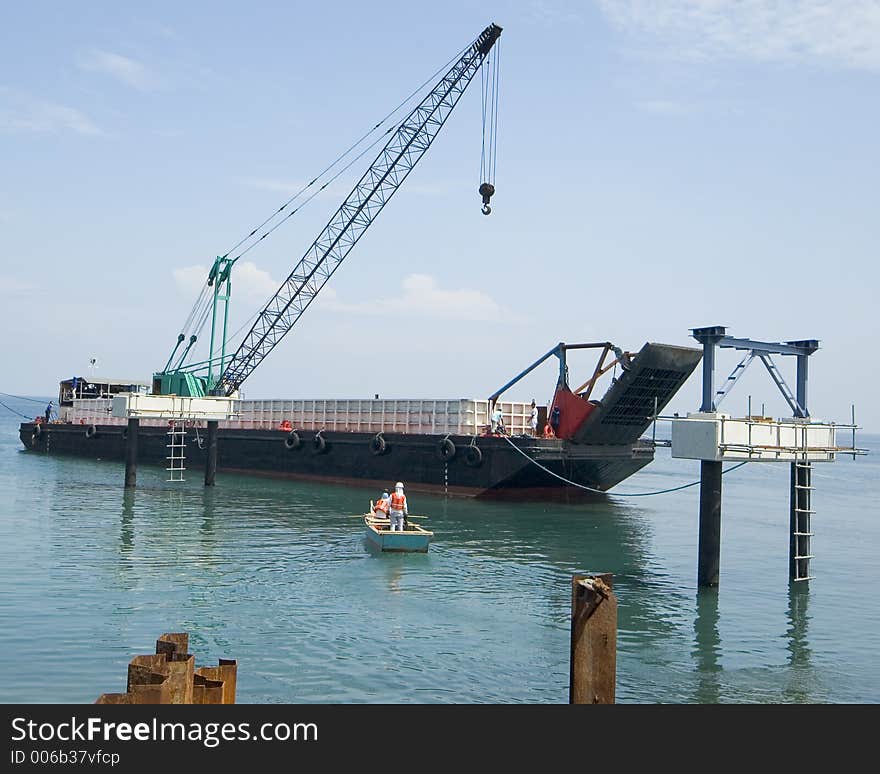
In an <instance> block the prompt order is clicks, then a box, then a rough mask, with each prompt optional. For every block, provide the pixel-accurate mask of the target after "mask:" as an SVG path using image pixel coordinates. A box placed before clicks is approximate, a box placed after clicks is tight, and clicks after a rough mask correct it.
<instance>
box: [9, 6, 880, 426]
mask: <svg viewBox="0 0 880 774" xmlns="http://www.w3.org/2000/svg"><path fill="white" fill-rule="evenodd" d="M490 22H495V23H497V24H498V25H500V26H501V27H503V33H502V35H501V39H500V47H499V48H497V49H496V52H495V55H497V56H499V64H500V96H499V117H498V129H497V157H496V173H495V187H496V194H495V196H494V197H493V199H492V208H493V212H492V214H491V215H490V216H488V217H486V216H484V215H483V214H482V213H481V212H480V204H481V201H480V197H479V195H478V193H477V188H478V186H479V184H480V182H481V180H480V157H481V156H480V154H481V143H482V127H481V109H482V105H481V94H480V84H479V76H477V77H476V78H475V79H474V80H473V81H472V82H471V85H470V87H469V88H468V90H467V91H466V92H465V94H464V95H463V97H462V99H461V101H460V102H459V103H458V105H457V107H456V108H455V110H454V111H453V112H452V114H451V116H450V117H449V119H448V121H447V122H446V125H445V126H444V127H443V129H442V130H441V131H440V133H439V135H438V136H437V137H436V139H435V141H434V143H433V145H432V146H431V148H430V149H429V150H428V152H427V153H426V154H425V156H424V157H423V158H422V159H421V161H420V162H419V163H418V165H417V166H416V167H415V169H414V170H413V172H412V173H411V174H410V176H409V177H408V178H407V180H406V181H405V182H404V183H403V185H402V186H401V187H400V189H399V190H398V191H397V193H396V194H395V196H394V198H393V199H392V200H391V201H390V203H389V204H388V205H387V206H386V207H385V209H384V210H383V211H382V212H381V213H380V215H379V216H378V218H377V219H376V221H375V222H374V223H373V225H372V226H371V227H370V229H369V230H368V231H367V233H366V234H365V235H364V237H363V238H362V239H361V240H360V242H358V244H357V245H356V246H355V248H354V249H353V250H352V251H351V253H350V254H349V255H348V257H347V258H346V259H345V261H344V262H343V264H342V265H341V267H340V268H339V270H338V271H337V272H336V273H335V274H334V275H333V277H332V278H331V280H330V282H329V283H328V284H327V286H326V287H325V288H324V289H323V290H322V291H321V293H320V294H319V296H318V298H317V299H316V301H315V303H314V304H313V305H312V306H311V307H309V309H308V310H307V311H306V312H305V314H304V315H303V316H302V318H301V319H300V320H299V322H298V323H297V324H296V325H295V326H294V327H293V329H292V330H291V331H290V333H289V334H288V335H287V336H286V337H285V338H284V339H283V341H282V342H281V343H280V344H279V345H278V346H277V347H276V348H275V350H273V351H272V353H271V354H270V355H269V356H268V357H267V358H266V359H265V361H264V362H263V363H261V364H260V366H259V367H258V368H257V369H256V370H255V371H254V373H253V375H252V376H250V377H249V379H248V380H247V381H246V382H245V383H244V385H243V393H244V396H245V397H247V398H273V397H275V398H319V397H328V398H369V397H372V396H373V395H374V394H379V395H381V397H383V398H482V397H487V396H488V395H490V394H491V393H493V392H494V391H495V390H496V389H498V388H499V387H501V386H502V385H504V384H505V383H506V382H507V381H508V380H510V379H511V378H512V377H514V376H515V375H516V374H518V373H519V372H520V371H522V370H523V369H524V368H526V367H527V366H529V365H530V364H531V363H532V362H533V361H535V360H536V359H538V358H539V357H540V356H541V355H543V354H544V353H546V352H547V351H548V350H550V349H551V348H553V347H554V346H555V345H556V344H557V343H558V342H560V341H562V342H567V343H577V342H593V341H606V340H608V341H611V342H613V343H614V344H616V345H618V346H620V347H621V348H623V349H625V350H631V351H637V350H638V349H639V348H640V347H641V346H642V345H643V344H644V343H645V342H647V341H656V342H664V343H669V344H676V345H681V346H698V345H697V343H696V342H695V340H694V339H693V338H691V336H690V330H691V329H692V328H695V327H702V326H709V325H723V326H726V327H727V331H728V333H729V334H730V335H733V336H737V337H741V338H753V339H757V340H761V341H786V340H797V339H812V338H815V339H819V340H820V342H821V348H820V349H819V350H818V351H817V352H816V353H815V354H814V355H813V356H812V357H811V359H810V384H809V408H810V411H811V414H812V415H813V416H814V417H815V418H817V419H822V420H827V421H837V422H842V423H843V422H848V421H849V420H850V416H851V410H852V406H855V412H856V419H857V421H858V423H859V425H860V426H862V427H864V428H865V429H866V430H868V431H872V432H878V431H880V404H878V401H877V400H876V399H875V398H876V393H877V388H876V385H877V384H878V383H880V364H878V359H877V358H876V357H873V356H872V355H871V354H870V353H871V352H872V347H873V345H874V343H875V341H876V340H877V334H878V332H880V331H878V328H880V326H878V323H877V319H878V318H877V313H876V308H877V304H878V299H877V296H878V292H880V281H878V280H880V272H878V267H877V260H876V258H877V251H878V247H877V246H878V244H880V239H878V237H880V217H878V206H877V192H878V189H877V181H878V172H880V146H878V142H877V126H878V124H880V100H878V94H880V1H878V0H833V1H832V0H775V1H774V2H758V1H757V0H739V2H735V1H734V0H664V1H663V2H660V0H620V1H615V0H593V1H592V2H591V1H590V0H582V1H581V2H568V0H536V1H535V2H529V1H523V2H510V1H508V2H492V1H491V0H489V1H486V2H481V3H470V2H456V1H455V0H450V1H449V2H446V3H442V4H437V3H432V4H427V3H425V4H419V3H416V4H414V3H412V2H406V3H404V2H388V1H387V0H376V1H375V2H372V3H353V2H352V3H322V4H318V3H302V2H284V3H281V2H259V1H258V0H255V1H254V2H251V3H248V4H241V3H223V2H220V3H218V2H212V3H204V2H190V3H186V4H181V3H168V2H155V3H150V4H147V5H144V4H137V5H135V4H129V3H116V2H90V3H75V4H73V3H63V2H40V1H39V0H36V1H35V2H30V3H16V4H11V5H9V6H8V7H7V8H5V10H4V24H3V27H2V30H0V43H2V45H0V230H2V234H3V241H4V243H5V245H4V250H3V253H2V257H0V324H2V328H3V331H4V332H5V336H3V339H2V342H0V354H2V358H3V368H2V371H0V373H2V376H0V391H2V392H7V393H12V394H19V395H51V394H53V393H55V392H56V391H57V384H58V381H59V380H61V379H64V378H69V377H70V376H72V375H75V374H78V375H88V374H90V373H94V374H95V375H96V376H99V377H100V376H103V377H106V378H125V379H132V380H143V381H148V380H149V379H150V376H151V374H152V373H153V371H157V370H160V369H161V368H162V367H163V366H164V364H165V362H166V360H167V358H168V356H169V355H170V353H171V350H172V348H173V346H174V343H175V341H176V338H177V334H178V333H179V332H180V330H181V329H182V326H183V324H184V322H185V320H186V318H187V315H188V314H189V312H190V309H191V307H192V305H193V302H194V301H195V300H196V296H197V294H198V292H199V289H200V285H201V284H202V282H203V280H204V278H205V276H206V273H207V270H208V267H209V266H210V265H211V262H212V261H213V259H214V257H215V256H217V255H222V254H224V253H225V252H226V251H228V250H229V249H230V248H231V247H232V246H233V245H235V244H236V243H237V242H239V240H240V239H241V238H242V237H244V236H246V235H247V234H248V233H249V232H250V231H251V230H252V229H253V228H254V227H255V226H257V225H258V224H260V223H262V222H263V221H264V220H265V219H266V218H267V217H269V216H270V215H271V214H272V213H273V212H274V211H275V210H277V209H278V207H279V206H280V205H282V204H283V203H284V202H285V201H286V200H287V199H289V198H290V197H291V196H292V195H293V194H294V193H296V191H297V190H299V188H301V187H302V186H303V185H304V184H305V183H307V182H308V181H309V180H311V179H312V178H313V177H315V175H317V174H318V173H320V172H321V171H322V170H324V169H325V167H327V165H328V164H330V163H331V162H332V161H333V160H334V159H336V158H337V157H338V156H339V155H340V154H341V153H343V152H344V151H345V150H346V149H348V148H349V147H350V146H351V145H352V143H353V142H354V141H355V140H357V139H358V138H359V137H361V136H362V135H363V134H364V133H365V132H366V131H368V130H369V129H370V128H371V127H372V126H373V125H375V124H376V123H377V122H378V121H379V120H381V119H382V118H383V117H384V116H386V115H387V114H388V113H389V112H390V111H391V110H392V109H393V108H394V107H396V106H397V105H398V104H399V103H400V102H401V101H402V100H403V99H404V98H406V97H407V96H408V95H409V94H410V93H411V92H412V91H413V90H414V89H415V88H416V87H418V86H419V85H420V84H422V83H424V82H425V81H426V80H427V79H428V78H430V77H431V76H432V74H434V73H435V72H437V70H438V69H439V68H440V67H441V66H442V65H444V64H445V63H447V62H448V61H449V60H450V59H452V58H454V57H455V56H456V54H457V53H458V52H460V51H461V50H462V49H463V48H464V47H465V46H467V45H468V44H469V43H470V42H472V41H473V40H474V39H475V38H476V37H477V35H478V34H479V33H480V31H481V30H482V29H483V28H484V27H485V26H486V25H487V24H489V23H490ZM377 150H378V146H377V148H376V149H374V150H373V152H371V153H368V154H366V155H365V156H364V157H363V158H362V159H361V160H360V162H359V163H358V164H355V165H354V166H352V168H351V169H350V170H349V172H348V173H347V174H345V175H342V176H340V177H339V178H338V179H337V180H335V181H334V182H333V183H332V184H330V185H329V186H328V187H327V189H326V190H325V191H324V192H322V193H321V194H320V195H319V196H316V197H315V198H314V199H313V200H312V201H311V202H310V203H309V204H308V206H307V207H304V208H303V209H302V211H301V212H299V213H297V215H296V216H295V217H293V218H290V219H288V220H287V221H286V222H285V224H284V225H283V226H282V227H280V228H278V229H277V230H276V231H274V232H273V233H272V235H271V236H270V237H268V238H267V239H265V240H263V241H262V242H261V244H260V246H259V247H258V248H257V249H254V250H252V251H250V252H249V253H248V254H247V255H246V256H245V257H243V258H242V259H240V261H239V262H238V263H237V264H236V267H235V269H234V273H233V299H232V303H231V307H230V329H231V330H232V331H235V330H237V329H239V328H240V326H242V325H243V324H245V323H247V321H248V320H249V319H250V318H251V317H252V316H253V314H254V313H256V312H257V311H259V309H260V308H262V306H263V305H264V304H265V302H266V300H267V299H268V298H269V297H270V296H271V295H272V294H273V293H274V292H275V289H277V287H278V286H279V285H280V284H281V282H282V281H283V280H284V279H285V278H286V277H287V275H288V274H289V273H290V271H291V270H292V268H293V267H294V266H295V264H296V263H297V262H298V260H299V259H300V258H301V257H302V255H303V254H304V253H305V251H306V249H307V248H308V247H309V246H310V245H311V243H312V241H313V240H314V238H315V237H316V236H317V235H318V233H319V232H320V231H321V229H322V228H323V227H324V225H325V224H326V222H327V221H328V220H329V219H330V216H331V215H332V214H333V212H334V211H335V210H336V208H337V207H338V205H339V204H340V203H341V202H342V201H343V199H344V198H345V196H346V195H347V194H348V192H349V190H350V189H351V187H352V186H353V184H354V183H355V182H356V180H357V179H358V178H359V177H360V175H361V174H362V173H363V172H364V171H365V170H366V168H367V166H368V164H369V163H370V161H371V160H372V159H373V158H374V156H375V154H376V152H377ZM246 330H247V327H245V328H244V329H242V330H241V332H240V333H239V335H238V339H240V338H241V337H242V335H243V334H244V332H245V331H246ZM233 343H237V340H236V341H234V342H233ZM739 357H740V354H739V353H735V352H733V351H732V350H722V351H721V352H720V353H719V356H718V370H717V372H716V379H717V380H718V381H719V382H722V381H723V380H724V378H725V377H726V376H727V374H728V373H729V372H730V370H732V368H733V366H734V365H735V364H736V362H737V361H738V360H739ZM91 358H95V360H96V368H95V369H94V370H93V371H90V369H89V360H90V359H91ZM863 359H865V360H864V362H863ZM777 363H778V365H779V367H780V369H781V370H782V373H783V375H784V377H785V378H786V380H787V381H788V382H789V384H790V385H792V387H793V386H794V374H795V371H794V368H795V365H794V359H793V358H791V357H785V358H778V359H777ZM593 365H594V363H593V360H592V355H589V354H587V353H582V352H579V353H575V354H573V355H572V357H571V359H570V362H569V367H570V374H571V381H572V382H573V385H572V386H576V385H578V384H580V383H581V382H583V381H585V380H586V379H587V378H588V377H589V375H590V373H591V372H592V368H593ZM609 376H610V374H609ZM555 381H556V366H555V359H551V361H548V362H547V363H545V364H544V365H543V366H541V367H539V368H537V369H535V371H534V372H532V374H530V375H529V376H528V377H527V378H526V379H524V380H522V381H521V382H520V383H519V384H517V385H516V386H515V387H513V388H511V390H510V391H509V392H508V393H505V397H506V398H508V399H511V400H530V399H531V398H536V399H537V400H538V401H539V402H542V401H543V402H546V401H548V400H549V399H550V397H551V396H552V392H553V388H554V386H555ZM749 400H750V401H751V404H752V406H753V412H756V411H757V407H758V406H761V407H762V408H764V411H765V413H767V414H768V415H775V416H784V415H789V414H790V410H789V409H788V408H787V406H786V405H785V403H784V401H783V399H782V397H781V396H780V394H779V392H778V391H777V389H776V387H775V386H774V384H773V383H772V381H771V380H770V378H769V376H768V374H767V373H766V372H765V371H764V370H763V368H762V367H761V366H760V364H755V365H753V366H752V367H751V368H750V370H749V371H748V373H747V374H746V376H745V377H743V379H742V380H741V383H738V384H737V386H736V387H735V388H734V390H733V391H732V393H731V394H730V396H729V397H728V398H727V399H726V402H725V404H724V405H723V406H722V408H723V409H724V410H725V411H728V412H729V413H732V414H735V415H742V414H743V413H745V411H746V408H747V405H748V401H749ZM699 403H700V374H699V369H698V371H697V372H696V373H695V374H694V375H693V376H692V377H691V379H690V380H689V381H688V383H687V384H686V385H685V386H684V388H683V389H682V390H681V391H680V392H679V393H678V395H677V396H676V397H675V398H674V399H673V401H672V403H671V404H670V405H669V407H668V410H667V412H668V413H671V412H672V411H678V412H682V413H683V412H687V411H695V410H697V409H698V408H699Z"/></svg>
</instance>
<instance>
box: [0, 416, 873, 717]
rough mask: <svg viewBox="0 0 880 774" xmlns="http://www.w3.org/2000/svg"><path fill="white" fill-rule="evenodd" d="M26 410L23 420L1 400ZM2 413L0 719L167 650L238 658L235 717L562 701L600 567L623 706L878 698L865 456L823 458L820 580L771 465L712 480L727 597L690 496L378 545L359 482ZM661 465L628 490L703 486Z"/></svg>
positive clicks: (414, 506)
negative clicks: (143, 453) (135, 446)
mask: <svg viewBox="0 0 880 774" xmlns="http://www.w3.org/2000/svg"><path fill="white" fill-rule="evenodd" d="M4 402H6V403H8V404H9V405H10V406H11V407H13V408H15V409H16V410H20V411H22V412H23V413H26V414H29V415H30V414H34V413H37V412H38V411H39V410H40V406H38V405H37V404H28V403H24V402H21V401H15V400H10V399H8V398H4ZM18 422H19V419H18V418H17V417H15V416H14V415H12V414H11V413H9V412H8V411H6V410H5V409H2V408H0V620H2V622H3V625H2V626H0V651H2V652H3V653H5V654H6V657H5V658H3V659H2V660H0V701H2V702H5V703H13V702H25V703H48V702H74V703H80V702H83V703H90V702H93V701H94V700H95V699H96V698H97V697H98V696H99V695H100V694H101V693H105V692H107V693H109V692H121V691H124V690H125V675H126V667H127V664H128V661H129V659H130V658H131V657H132V656H134V655H137V654H141V653H150V652H152V650H153V647H154V644H155V640H156V638H157V637H158V636H159V635H160V634H162V633H163V632H171V631H186V632H189V633H190V651H191V652H193V653H194V654H195V656H196V665H197V666H202V665H210V664H216V663H217V658H218V657H224V658H235V659H237V660H238V663H239V676H238V701H239V702H240V703H246V702H248V703H249V702H256V703H273V702H274V703H327V702H333V703H363V702H381V703H413V702H417V703H449V702H455V703H484V702H492V703H523V702H528V703H565V702H567V700H568V669H569V661H568V659H569V632H570V629H569V619H570V605H571V591H570V588H571V576H572V574H574V573H579V572H611V573H613V574H614V588H615V592H616V595H617V598H618V604H619V621H618V625H619V629H618V661H617V701H618V702H619V703H733V702H736V703H813V702H820V703H876V702H877V701H878V698H880V661H878V659H877V658H876V654H877V645H876V641H877V637H878V635H880V606H878V605H877V603H876V601H875V600H874V594H875V592H876V590H877V588H878V586H880V563H878V561H877V552H878V550H880V506H878V487H877V482H878V473H880V437H877V436H868V435H861V436H860V437H859V439H858V440H859V445H860V446H863V447H866V448H868V449H870V450H871V452H872V453H871V454H870V455H868V456H866V457H861V458H858V459H856V460H852V459H851V458H841V459H840V460H838V461H837V462H836V463H834V464H831V465H816V466H815V467H814V474H813V480H814V485H815V486H816V491H815V492H814V507H815V509H816V511H817V513H816V515H815V516H814V522H813V529H814V532H815V537H814V538H813V553H814V554H815V559H813V561H812V574H813V575H814V576H815V579H814V580H813V581H811V582H810V583H809V585H808V586H806V585H799V586H795V587H794V588H790V585H789V583H788V475H789V469H788V466H787V465H780V466H775V465H769V464H768V465H758V464H754V465H748V466H745V467H744V468H741V469H739V470H736V471H733V472H731V473H730V475H729V476H725V478H724V500H723V515H722V531H723V538H722V547H721V584H720V587H719V589H718V590H717V591H698V589H697V586H696V572H697V509H698V495H699V490H698V487H692V488H690V489H686V490H683V491H680V492H676V493H672V494H666V495H660V496H656V497H639V498H626V497H620V496H615V495H611V496H609V497H607V498H604V499H599V500H597V501H596V502H593V503H588V504H581V505H558V504H534V503H533V504H511V503H504V504H499V503H483V502H475V501H468V500H456V499H449V500H444V499H443V498H442V497H429V496H423V495H418V494H410V508H411V510H412V511H414V512H418V513H423V514H428V515H429V519H428V520H427V521H425V524H426V526H430V527H431V528H432V529H433V530H434V532H435V542H434V543H433V544H432V545H431V549H430V551H429V553H428V554H425V555H406V554H403V555H393V554H390V555H384V554H381V553H376V552H375V551H372V550H371V549H369V547H368V546H367V544H366V543H365V540H364V537H363V529H362V524H361V522H360V521H359V520H358V518H357V517H356V514H359V513H361V512H362V511H363V510H364V506H365V504H366V503H367V501H368V500H369V499H370V498H373V497H375V496H376V494H377V493H376V492H373V491H371V490H368V489H363V490H359V489H356V488H345V487H335V486H326V485H317V484H308V483H296V482H287V481H274V480H269V479H264V478H250V477H243V476H231V475H225V474H221V475H218V481H217V486H216V488H214V489H205V487H204V486H203V484H202V480H201V478H202V477H201V471H198V470H193V471H191V472H190V475H189V480H187V481H186V482H184V483H183V484H179V483H169V482H167V481H165V475H166V474H165V471H164V470H160V469H159V468H154V467H146V466H142V467H141V469H140V470H139V476H138V483H139V488H138V489H137V490H136V491H135V492H133V493H132V492H129V493H126V492H124V491H123V487H122V479H123V466H122V464H121V463H112V462H87V461H83V460H77V459H71V458H61V457H53V456H46V455H40V454H34V453H29V452H25V451H24V450H23V448H22V446H21V444H20V442H19V440H18V436H17V428H18ZM698 475H699V464H698V463H697V462H691V461H683V460H673V459H672V458H671V457H670V456H669V450H668V449H660V450H658V453H657V459H656V460H655V462H653V463H652V464H651V465H649V466H648V468H647V469H645V470H644V471H642V472H641V473H639V474H637V475H636V476H634V477H633V478H631V479H629V480H628V481H626V482H625V483H624V484H622V485H620V486H619V487H618V490H619V492H620V493H624V492H645V491H653V490H659V489H665V488H667V487H671V486H676V485H678V484H682V483H687V482H689V481H693V480H695V479H696V478H697V477H698Z"/></svg>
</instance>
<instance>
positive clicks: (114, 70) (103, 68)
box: [76, 49, 159, 91]
mask: <svg viewBox="0 0 880 774" xmlns="http://www.w3.org/2000/svg"><path fill="white" fill-rule="evenodd" d="M76 64H77V67H79V69H80V70H85V71H86V72H93V73H102V74H104V75H109V76H110V77H111V78H114V79H115V80H117V81H119V82H120V83H122V84H124V85H125V86H130V87H131V88H133V89H137V90H138V91H152V90H153V89H155V88H156V87H158V86H159V79H158V78H157V77H156V76H155V75H154V74H153V73H151V72H150V71H149V70H148V69H147V68H146V67H145V66H144V65H143V64H141V63H140V62H138V61H136V60H134V59H130V58H129V57H127V56H122V55H121V54H114V53H113V52H111V51H100V50H98V49H92V50H91V51H88V52H87V53H85V54H83V55H82V56H81V57H80V58H79V60H78V61H77V63H76Z"/></svg>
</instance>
